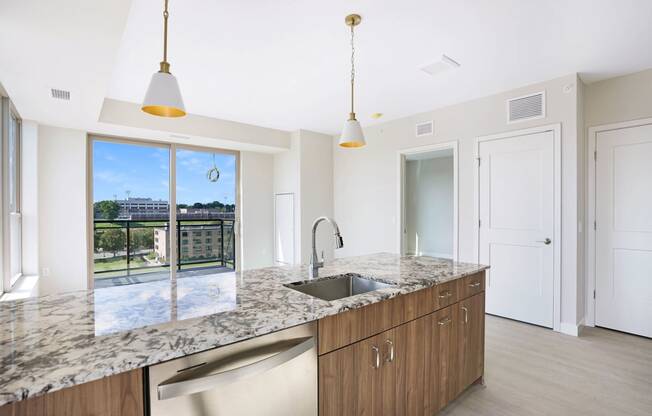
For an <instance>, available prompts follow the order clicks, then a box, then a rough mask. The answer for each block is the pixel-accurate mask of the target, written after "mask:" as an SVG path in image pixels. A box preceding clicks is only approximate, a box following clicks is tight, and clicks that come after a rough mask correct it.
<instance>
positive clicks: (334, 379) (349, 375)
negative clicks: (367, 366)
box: [319, 345, 356, 416]
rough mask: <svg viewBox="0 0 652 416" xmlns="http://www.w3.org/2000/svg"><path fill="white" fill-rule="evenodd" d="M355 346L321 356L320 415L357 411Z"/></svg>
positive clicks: (340, 415) (336, 415)
mask: <svg viewBox="0 0 652 416" xmlns="http://www.w3.org/2000/svg"><path fill="white" fill-rule="evenodd" d="M354 350H355V346H354V345H350V346H348V347H345V348H342V349H339V350H336V351H333V352H330V353H328V354H325V355H322V356H321V357H319V414H320V416H353V415H355V414H356V413H355V412H356V396H355V394H356V379H355V366H354V356H355V351H354Z"/></svg>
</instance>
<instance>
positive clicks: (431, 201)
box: [399, 142, 458, 260]
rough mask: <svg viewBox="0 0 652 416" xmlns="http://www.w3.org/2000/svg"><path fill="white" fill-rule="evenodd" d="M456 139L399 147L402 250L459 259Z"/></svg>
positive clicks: (405, 253) (422, 254)
mask: <svg viewBox="0 0 652 416" xmlns="http://www.w3.org/2000/svg"><path fill="white" fill-rule="evenodd" d="M457 176H458V175H457V142H449V143H442V144H437V145H431V146H422V147H417V148H412V149H404V150H401V151H399V178H400V179H399V212H400V218H401V221H400V227H399V245H400V247H399V252H400V253H401V255H409V256H430V257H438V258H444V259H450V260H457V259H458V242H457V239H458V226H457V216H458V215H457V212H458V211H457V199H458V198H457V181H458V177H457Z"/></svg>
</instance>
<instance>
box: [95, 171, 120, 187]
mask: <svg viewBox="0 0 652 416" xmlns="http://www.w3.org/2000/svg"><path fill="white" fill-rule="evenodd" d="M93 175H94V176H95V178H97V179H99V180H101V181H104V182H106V183H119V184H122V183H124V182H125V181H126V180H127V177H126V176H125V175H124V174H123V173H120V172H114V171H112V170H101V171H96V172H94V174H93Z"/></svg>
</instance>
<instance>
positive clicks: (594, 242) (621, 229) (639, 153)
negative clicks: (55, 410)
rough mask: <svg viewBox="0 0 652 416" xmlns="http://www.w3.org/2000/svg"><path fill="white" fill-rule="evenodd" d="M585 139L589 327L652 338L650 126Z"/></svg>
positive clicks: (607, 130)
mask: <svg viewBox="0 0 652 416" xmlns="http://www.w3.org/2000/svg"><path fill="white" fill-rule="evenodd" d="M589 138H590V140H589V146H590V148H591V151H592V152H593V155H592V158H593V163H591V164H589V166H590V173H589V180H590V184H589V193H590V195H589V205H590V206H589V216H590V217H591V216H592V217H593V220H594V227H593V230H590V233H589V276H590V277H592V278H589V285H588V286H589V288H590V290H592V291H593V293H592V295H593V296H590V297H589V302H588V304H589V305H591V306H593V308H590V312H589V313H588V314H587V315H588V321H589V322H587V323H588V324H592V323H594V324H595V325H597V326H602V327H605V328H610V329H615V330H618V331H622V332H629V333H632V334H636V335H642V336H645V337H652V320H650V317H651V316H652V279H651V278H650V276H652V216H651V215H650V213H651V212H652V197H651V194H650V183H651V182H652V165H651V164H650V159H652V120H642V121H638V122H630V123H621V124H618V125H610V126H603V127H599V128H594V129H591V130H590V133H589ZM591 205H592V206H591ZM591 309H592V310H591ZM591 312H592V313H591ZM591 321H594V322H591Z"/></svg>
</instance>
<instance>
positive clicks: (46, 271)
mask: <svg viewBox="0 0 652 416" xmlns="http://www.w3.org/2000/svg"><path fill="white" fill-rule="evenodd" d="M49 275H50V268H49V267H44V268H43V270H41V276H43V277H48V276H49Z"/></svg>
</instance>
